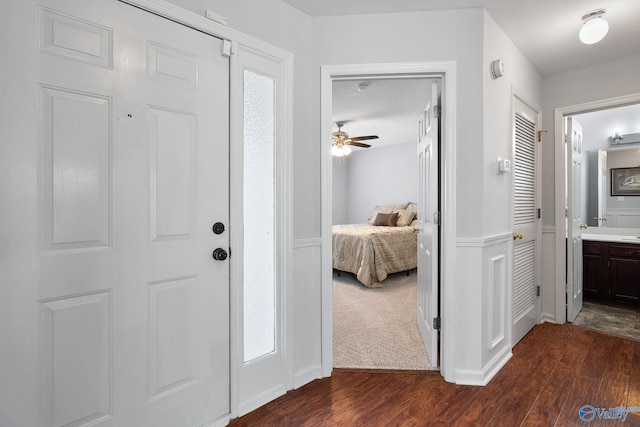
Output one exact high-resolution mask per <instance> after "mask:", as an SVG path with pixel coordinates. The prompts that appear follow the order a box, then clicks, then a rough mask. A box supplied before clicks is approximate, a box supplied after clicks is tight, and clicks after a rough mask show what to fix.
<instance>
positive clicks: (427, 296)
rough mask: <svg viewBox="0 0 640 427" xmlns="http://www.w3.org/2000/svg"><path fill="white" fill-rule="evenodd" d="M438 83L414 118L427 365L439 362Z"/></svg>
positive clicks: (422, 321)
mask: <svg viewBox="0 0 640 427" xmlns="http://www.w3.org/2000/svg"><path fill="white" fill-rule="evenodd" d="M437 108H438V83H437V82H435V81H434V82H433V83H432V85H431V99H430V100H429V103H428V104H427V106H426V107H425V109H424V113H423V115H422V116H421V118H420V120H419V122H418V175H419V185H418V189H419V195H418V224H419V229H418V329H419V330H420V334H421V336H422V340H423V342H424V346H425V348H426V350H427V354H428V355H429V360H430V362H431V366H433V367H434V368H437V367H438V366H439V354H438V344H439V331H438V330H437V329H436V328H435V327H434V320H435V319H436V318H439V316H440V312H439V307H440V299H439V298H440V297H439V262H440V258H439V247H438V245H439V227H440V225H439V216H440V212H439V209H440V207H439V203H440V185H439V179H440V168H439V164H440V158H439V153H438V151H439V141H438V140H439V137H438V124H439V123H438V121H439V114H437V113H434V111H435V110H436V109H437Z"/></svg>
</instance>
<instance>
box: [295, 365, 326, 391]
mask: <svg viewBox="0 0 640 427" xmlns="http://www.w3.org/2000/svg"><path fill="white" fill-rule="evenodd" d="M320 378H322V366H321V365H318V366H312V367H311V368H308V369H306V370H304V371H302V372H299V373H297V374H296V375H295V376H294V378H293V388H294V389H296V388H300V387H302V386H303V385H307V384H309V383H310V382H311V381H315V380H317V379H320Z"/></svg>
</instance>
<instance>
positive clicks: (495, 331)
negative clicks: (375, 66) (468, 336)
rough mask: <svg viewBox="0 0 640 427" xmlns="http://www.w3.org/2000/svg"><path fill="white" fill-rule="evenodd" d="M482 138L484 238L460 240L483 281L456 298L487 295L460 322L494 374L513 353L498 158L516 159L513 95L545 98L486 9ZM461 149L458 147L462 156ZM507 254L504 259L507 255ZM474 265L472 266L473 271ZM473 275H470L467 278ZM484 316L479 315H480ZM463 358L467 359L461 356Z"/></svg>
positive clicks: (503, 177) (507, 232)
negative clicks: (471, 318) (470, 318)
mask: <svg viewBox="0 0 640 427" xmlns="http://www.w3.org/2000/svg"><path fill="white" fill-rule="evenodd" d="M483 18H484V21H483V24H484V25H483V58H482V70H481V73H482V79H483V109H482V111H483V133H482V135H483V138H482V139H481V145H482V156H481V158H479V159H474V160H475V161H476V162H478V163H479V164H481V165H482V172H481V175H479V176H478V177H475V176H472V177H470V179H478V180H480V181H481V182H482V199H481V204H480V205H478V206H477V207H476V208H475V209H474V210H473V211H471V212H470V214H471V215H474V214H476V213H477V212H479V211H480V212H481V216H482V231H483V234H482V239H481V240H480V241H479V242H476V241H473V240H462V241H460V240H459V245H460V246H461V250H462V251H464V253H465V255H466V256H467V257H475V258H476V259H477V260H478V264H477V270H475V269H471V270H470V269H467V268H465V270H467V271H466V275H467V277H469V276H471V277H473V276H476V277H479V278H480V280H481V282H480V286H474V287H471V286H467V287H464V286H462V287H461V291H462V292H461V295H460V296H457V297H456V298H457V300H459V301H461V302H463V305H462V306H461V307H460V310H462V311H467V312H472V311H473V310H474V309H475V306H476V305H477V301H482V310H481V311H480V315H479V317H480V319H476V321H475V322H470V324H468V325H460V328H471V329H472V330H474V331H473V332H472V334H475V335H477V337H478V338H477V339H478V340H479V345H478V347H477V350H476V351H477V355H476V356H472V355H465V356H462V355H461V356H460V357H461V358H462V357H465V358H473V357H475V358H477V359H476V360H474V361H473V362H469V363H475V364H476V365H478V366H480V368H479V371H480V372H483V376H482V377H481V378H483V379H486V378H491V376H492V375H493V373H494V372H496V371H497V370H498V369H500V367H501V366H502V364H503V363H505V362H506V360H508V358H509V357H510V355H511V347H512V344H513V343H512V326H513V325H512V322H513V321H512V310H511V308H512V303H511V296H512V292H511V288H512V283H513V278H512V275H513V273H512V263H513V261H512V252H513V248H512V241H513V240H512V237H511V233H512V231H513V228H512V227H513V223H512V221H513V220H512V210H513V191H512V184H511V181H512V178H513V176H512V174H499V173H498V171H497V158H498V157H500V158H506V159H513V95H514V94H515V95H517V96H518V97H519V98H520V99H521V100H522V101H524V102H525V103H526V104H528V105H529V106H530V107H532V109H533V110H536V109H539V108H540V105H541V104H542V76H541V75H540V73H538V71H537V70H536V69H535V67H533V65H532V64H531V63H530V62H529V60H528V59H527V58H526V57H525V56H524V55H523V54H522V52H520V51H519V50H518V48H517V47H516V46H515V45H514V44H513V42H512V41H511V40H510V39H509V38H508V37H507V36H506V34H505V33H504V31H502V29H501V28H500V27H498V25H497V24H496V23H495V21H494V20H493V18H491V16H489V15H488V14H487V13H486V12H484V15H483ZM497 59H501V60H502V61H503V63H504V65H505V73H504V76H502V77H500V78H498V79H493V78H492V76H491V73H490V68H491V62H492V61H494V60H497ZM461 154H462V153H460V152H458V155H459V156H460V155H461ZM503 260H504V261H503ZM469 270H470V271H469ZM467 280H468V279H467ZM478 320H479V321H478ZM461 360H462V359H461Z"/></svg>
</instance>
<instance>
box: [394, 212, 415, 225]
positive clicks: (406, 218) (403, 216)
mask: <svg viewBox="0 0 640 427" xmlns="http://www.w3.org/2000/svg"><path fill="white" fill-rule="evenodd" d="M415 217H416V212H415V211H412V210H409V209H403V210H401V211H399V212H398V222H397V223H396V225H397V226H398V227H406V226H408V225H409V224H411V221H413V218H415Z"/></svg>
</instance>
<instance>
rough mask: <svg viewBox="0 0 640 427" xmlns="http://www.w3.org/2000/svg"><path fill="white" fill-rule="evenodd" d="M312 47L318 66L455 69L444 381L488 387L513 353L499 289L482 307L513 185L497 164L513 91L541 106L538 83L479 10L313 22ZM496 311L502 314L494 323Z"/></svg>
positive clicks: (506, 144) (505, 251)
mask: <svg viewBox="0 0 640 427" xmlns="http://www.w3.org/2000/svg"><path fill="white" fill-rule="evenodd" d="M336 28H339V29H340V31H336ZM381 29H384V31H381ZM314 41H315V42H314V46H315V53H316V63H317V64H318V65H331V64H366V63H389V62H422V61H445V60H448V61H451V60H452V61H455V62H456V71H457V80H456V102H457V103H456V117H455V140H456V147H455V148H456V159H455V168H456V187H455V191H456V201H455V202H456V212H455V215H456V233H457V236H456V238H457V242H458V249H457V255H458V256H457V257H456V259H457V260H461V259H464V267H465V268H464V269H462V270H464V271H462V270H461V271H460V272H456V274H457V275H458V277H457V278H454V279H452V283H446V284H445V287H446V293H447V296H446V299H445V303H444V304H445V309H447V307H446V306H447V304H452V301H455V309H453V306H451V305H450V306H449V307H450V308H452V310H450V311H449V315H450V316H451V317H450V321H451V323H450V324H446V333H445V342H444V343H443V345H444V351H446V352H447V355H448V357H449V358H450V359H449V360H450V361H451V360H455V363H452V364H451V365H452V366H454V371H455V372H453V373H452V375H451V376H449V377H448V378H447V379H448V380H449V381H457V382H462V383H468V384H483V383H486V381H488V380H489V379H490V378H491V377H492V376H493V375H494V374H495V373H496V372H497V371H498V370H499V369H500V367H501V366H502V365H503V364H504V363H506V360H508V358H509V357H510V350H511V343H510V336H509V335H508V333H509V331H510V329H509V330H507V327H508V322H510V316H509V314H510V311H509V306H508V303H507V302H506V301H507V299H506V298H505V295H504V291H503V292H502V293H500V292H498V293H496V294H494V295H495V298H493V299H490V300H486V295H488V294H487V292H488V291H495V290H496V289H498V288H499V284H498V282H499V281H500V277H501V278H502V279H505V280H506V279H507V277H508V272H509V271H510V264H509V262H510V259H511V258H510V253H509V248H510V242H509V240H508V239H510V231H511V223H510V206H511V199H510V183H509V181H508V178H507V179H504V177H501V176H497V174H496V165H495V159H496V157H497V156H501V157H510V152H511V151H510V146H511V145H510V144H511V138H510V131H511V90H512V87H514V86H515V87H516V88H518V90H519V91H520V94H521V95H522V96H524V97H526V98H528V99H531V100H532V101H531V102H532V103H536V104H538V105H540V104H541V80H542V78H541V76H540V75H539V73H538V72H537V71H536V70H535V68H533V67H532V66H531V64H530V63H529V62H528V61H527V59H526V58H525V57H524V56H523V55H522V54H521V53H520V52H519V51H518V49H517V48H516V47H515V45H514V44H513V43H512V42H511V41H510V40H509V39H508V38H507V37H506V35H505V34H504V32H502V30H500V29H499V28H498V27H497V25H496V24H495V22H494V21H493V20H492V19H491V18H490V17H488V15H487V14H486V13H485V12H484V10H482V9H466V10H449V11H437V12H415V13H396V14H379V15H360V16H342V17H341V16H337V17H321V18H317V19H314ZM496 58H502V59H503V60H504V61H505V63H506V64H507V69H508V70H509V71H508V73H507V75H506V76H505V77H503V78H502V79H500V80H497V81H493V80H491V78H490V77H489V63H490V61H491V60H493V59H496ZM496 235H498V236H499V238H498V239H497V241H496V239H495V238H494V237H495V236H496ZM504 236H506V238H505V237H504ZM488 242H491V243H488ZM500 256H507V257H508V258H507V259H508V261H509V262H506V263H504V265H505V266H507V268H505V269H503V270H500V271H498V270H496V271H490V268H489V267H488V265H489V260H490V259H493V258H495V257H500ZM445 262H446V261H445ZM449 262H453V260H450V261H449ZM494 273H495V274H494ZM500 275H501V276H500ZM491 277H495V279H490V278H491ZM492 280H494V281H492ZM447 301H448V302H447ZM479 302H480V303H479ZM493 309H495V310H500V313H502V314H503V316H502V317H501V318H500V317H499V316H498V317H496V316H492V310H493ZM452 311H453V312H455V313H453V312H452ZM474 313H475V315H474ZM495 319H501V320H500V321H501V322H502V323H501V325H500V327H502V329H500V328H499V327H497V328H496V329H495V330H501V331H503V332H504V334H507V335H504V334H503V336H502V337H501V338H500V337H499V339H498V341H497V342H498V344H496V345H494V346H492V345H491V343H489V344H488V340H490V339H491V338H496V337H491V336H490V335H489V334H488V333H487V329H488V328H489V326H488V325H489V324H490V322H491V321H492V320H495ZM488 348H491V351H488V350H487V349H488ZM445 357H447V356H445ZM446 375H447V374H446V373H445V376H446Z"/></svg>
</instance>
